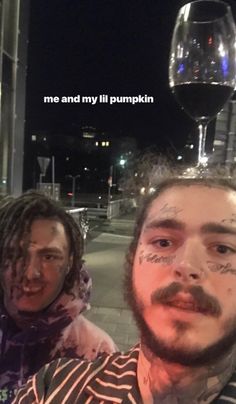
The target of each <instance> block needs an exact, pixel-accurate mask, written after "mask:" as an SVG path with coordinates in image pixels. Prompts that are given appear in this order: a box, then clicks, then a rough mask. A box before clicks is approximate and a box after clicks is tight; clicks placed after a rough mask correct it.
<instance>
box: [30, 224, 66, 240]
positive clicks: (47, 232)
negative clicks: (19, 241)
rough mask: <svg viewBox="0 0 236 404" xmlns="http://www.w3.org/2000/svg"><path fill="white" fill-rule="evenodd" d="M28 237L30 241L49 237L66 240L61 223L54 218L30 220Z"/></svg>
mask: <svg viewBox="0 0 236 404" xmlns="http://www.w3.org/2000/svg"><path fill="white" fill-rule="evenodd" d="M30 239H31V241H32V242H34V241H37V240H40V241H42V240H45V242H46V241H48V240H49V239H53V240H58V241H62V242H63V243H65V242H67V236H66V232H65V228H64V226H63V224H62V223H61V222H60V221H59V220H56V219H36V220H34V221H33V222H32V224H31V228H30Z"/></svg>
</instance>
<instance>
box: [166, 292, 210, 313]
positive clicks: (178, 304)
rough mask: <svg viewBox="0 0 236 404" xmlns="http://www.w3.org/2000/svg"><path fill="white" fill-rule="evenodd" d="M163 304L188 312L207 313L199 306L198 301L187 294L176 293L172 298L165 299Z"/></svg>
mask: <svg viewBox="0 0 236 404" xmlns="http://www.w3.org/2000/svg"><path fill="white" fill-rule="evenodd" d="M165 306H167V307H170V308H173V309H176V310H179V311H183V312H189V313H196V314H205V315H206V314H207V312H206V310H204V308H202V307H200V306H199V305H198V303H197V302H196V301H195V300H194V299H193V297H192V296H191V295H188V294H178V295H176V296H175V297H174V298H173V299H171V300H169V301H167V302H166V303H165Z"/></svg>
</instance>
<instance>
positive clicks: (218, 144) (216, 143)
mask: <svg viewBox="0 0 236 404" xmlns="http://www.w3.org/2000/svg"><path fill="white" fill-rule="evenodd" d="M224 144H225V142H224V141H223V140H217V139H215V140H214V142H213V145H214V146H224Z"/></svg>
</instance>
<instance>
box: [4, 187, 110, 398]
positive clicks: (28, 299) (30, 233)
mask: <svg viewBox="0 0 236 404" xmlns="http://www.w3.org/2000/svg"><path fill="white" fill-rule="evenodd" d="M82 256H83V238H82V236H81V231H80V229H79V226H78V225H77V223H76V222H75V221H74V219H73V218H72V216H71V215H69V214H68V213H66V212H65V210H64V209H63V208H62V207H61V206H59V205H58V204H57V203H56V202H54V201H53V200H51V199H49V198H47V197H46V196H44V195H42V194H40V193H35V192H28V193H25V194H23V195H22V196H20V197H18V198H16V199H12V198H7V199H6V200H3V201H2V204H1V206H0V268H1V270H0V349H1V351H0V352H1V357H0V403H10V402H12V399H13V398H14V394H15V392H16V390H17V389H18V388H19V386H21V385H22V384H23V383H25V382H26V380H27V379H28V377H29V376H30V375H32V374H34V373H35V372H37V371H38V370H39V369H40V368H41V367H42V366H43V365H44V364H46V363H47V362H49V361H51V360H53V359H56V358H60V357H65V356H66V357H68V358H81V359H89V360H92V359H95V358H96V357H98V356H100V355H101V354H103V353H104V352H107V353H111V352H114V351H116V346H115V344H114V342H113V341H112V339H111V338H110V337H109V336H108V334H106V333H105V332H104V331H103V330H101V329H100V328H98V327H97V326H95V325H94V324H92V323H91V322H90V321H88V320H87V319H86V318H84V316H83V315H82V314H81V313H82V312H83V311H84V310H85V309H86V306H87V305H88V296H89V295H88V293H89V289H88V287H89V283H90V279H91V278H90V277H89V276H88V274H87V272H86V270H85V269H84V268H83V267H82V264H83V259H82Z"/></svg>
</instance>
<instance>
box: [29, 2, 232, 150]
mask: <svg viewBox="0 0 236 404" xmlns="http://www.w3.org/2000/svg"><path fill="white" fill-rule="evenodd" d="M185 3H186V1H174V0H163V1H160V0H48V1H45V0H34V1H32V2H31V19H30V35H29V58H28V79H27V111H26V112H27V115H26V118H27V119H26V129H27V134H28V135H30V133H31V132H32V131H33V130H34V131H35V130H39V131H40V130H49V131H58V130H60V131H65V133H66V132H68V133H69V132H70V131H71V132H74V133H76V130H77V129H79V128H80V127H81V126H82V125H91V126H94V127H96V128H97V129H99V130H104V131H111V132H114V133H115V134H116V136H119V134H121V135H124V136H126V135H127V136H134V137H135V138H136V139H137V141H138V145H139V147H140V148H143V147H145V146H150V145H152V144H153V145H156V146H159V147H160V148H165V147H168V146H170V145H173V146H174V147H177V148H179V147H182V146H183V145H184V144H185V142H186V139H187V137H188V135H189V134H192V135H193V134H194V130H195V129H194V128H195V126H194V123H193V122H192V121H191V119H190V118H188V117H187V116H186V115H185V113H184V112H183V111H181V110H180V107H179V106H178V105H177V104H176V101H175V99H174V97H173V95H172V94H171V92H170V89H169V87H168V58H169V50H170V41H171V35H172V31H173V27H174V22H175V18H176V15H177V12H178V9H179V7H180V6H181V5H183V4H185ZM228 3H229V4H230V5H231V6H232V8H233V11H234V13H235V12H236V11H235V7H236V4H235V1H234V0H232V1H228ZM77 94H81V95H99V94H108V95H126V96H129V95H131V96H132V95H138V94H142V95H144V94H147V95H150V96H153V97H154V101H155V102H154V104H136V105H130V104H118V105H112V106H110V105H104V104H103V105H95V106H92V105H81V104H53V105H48V104H47V105H45V104H44V103H43V96H45V95H52V96H59V97H61V96H63V95H65V96H69V95H73V96H76V95H77Z"/></svg>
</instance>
